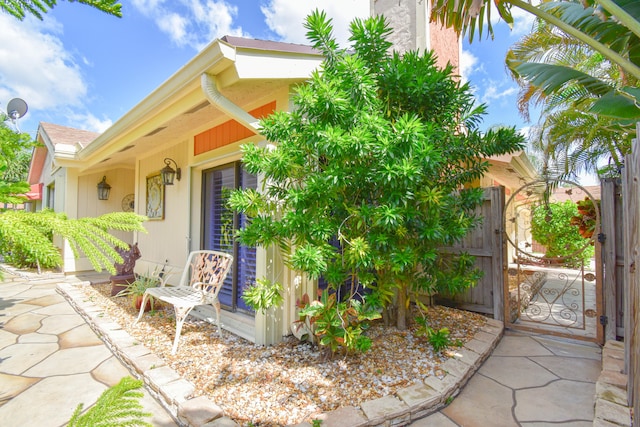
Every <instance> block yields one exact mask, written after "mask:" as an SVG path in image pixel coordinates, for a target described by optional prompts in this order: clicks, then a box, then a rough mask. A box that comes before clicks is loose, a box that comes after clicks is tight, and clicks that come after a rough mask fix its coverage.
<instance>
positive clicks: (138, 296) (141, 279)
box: [117, 274, 161, 311]
mask: <svg viewBox="0 0 640 427" xmlns="http://www.w3.org/2000/svg"><path fill="white" fill-rule="evenodd" d="M160 283H161V279H160V278H159V277H158V276H157V275H154V274H136V279H135V280H134V281H133V282H131V283H129V284H128V285H127V286H126V288H124V289H123V290H122V291H120V292H119V293H118V295H117V296H130V297H131V301H132V304H133V306H134V307H135V308H136V310H140V305H142V297H143V295H144V293H145V291H146V290H147V289H149V288H155V287H157V286H158V285H159V284H160ZM154 303H155V301H154V298H153V297H152V296H150V297H149V300H148V301H147V304H146V307H145V308H144V311H149V310H153V309H154Z"/></svg>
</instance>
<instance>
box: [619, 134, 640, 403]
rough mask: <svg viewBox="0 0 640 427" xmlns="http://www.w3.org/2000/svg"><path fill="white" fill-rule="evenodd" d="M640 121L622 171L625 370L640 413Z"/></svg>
mask: <svg viewBox="0 0 640 427" xmlns="http://www.w3.org/2000/svg"><path fill="white" fill-rule="evenodd" d="M638 179H640V123H638V125H637V127H636V139H635V140H634V142H633V146H632V149H631V154H630V155H628V156H626V157H625V167H624V169H623V173H622V202H623V209H624V212H623V218H624V220H623V224H624V227H623V228H624V248H625V250H624V290H625V291H626V295H625V296H626V298H625V319H624V320H625V323H624V337H625V339H624V342H625V369H626V372H627V375H628V384H629V385H628V387H627V390H628V399H629V404H630V405H631V406H632V407H633V413H634V414H636V416H638V415H637V414H640V327H639V326H638V320H640V319H639V317H640V316H639V313H638V308H640V289H639V287H640V275H639V274H638V273H637V268H638V266H639V265H640V204H639V202H640V200H639V197H638V192H639V191H640V185H639V183H638Z"/></svg>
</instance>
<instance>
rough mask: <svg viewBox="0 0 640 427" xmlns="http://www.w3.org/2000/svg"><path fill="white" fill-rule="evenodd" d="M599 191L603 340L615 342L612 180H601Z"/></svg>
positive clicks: (613, 200)
mask: <svg viewBox="0 0 640 427" xmlns="http://www.w3.org/2000/svg"><path fill="white" fill-rule="evenodd" d="M600 186H601V188H602V190H601V203H600V207H601V209H602V210H601V213H602V215H601V218H602V220H601V225H600V226H601V229H602V234H604V236H605V241H604V242H603V243H602V261H603V264H604V268H605V274H604V283H603V295H604V315H605V316H606V318H607V324H606V326H605V330H604V338H605V340H615V339H616V335H617V332H616V331H617V317H618V316H617V306H616V301H617V300H616V221H615V220H616V212H615V203H616V200H615V197H616V183H615V181H614V179H611V178H607V179H603V180H602V182H601V183H600Z"/></svg>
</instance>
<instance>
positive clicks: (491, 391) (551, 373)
mask: <svg viewBox="0 0 640 427" xmlns="http://www.w3.org/2000/svg"><path fill="white" fill-rule="evenodd" d="M601 359H602V356H601V349H600V347H599V346H597V345H594V344H588V343H582V342H577V341H568V340H566V339H560V338H553V337H548V336H536V335H529V334H521V333H518V332H513V331H506V332H505V335H504V336H503V337H502V340H501V341H500V344H498V346H497V347H496V349H495V350H494V351H493V353H492V354H491V356H490V357H489V359H487V361H486V362H485V363H484V364H483V365H482V367H481V368H480V369H479V370H478V372H476V374H475V375H474V376H473V377H472V378H471V379H470V380H469V382H468V383H467V385H466V386H465V387H464V388H463V389H462V391H461V392H460V394H459V395H458V396H457V397H455V398H454V400H453V401H452V402H451V404H450V405H449V406H447V407H446V408H444V409H442V410H440V411H439V412H437V413H435V414H433V415H430V416H428V417H426V418H423V419H421V420H417V421H415V422H413V423H412V424H411V426H412V427H427V426H428V427H455V426H460V427H462V426H464V427H485V426H491V427H512V426H523V427H524V426H526V427H542V426H550V425H553V426H565V427H568V426H571V427H587V426H588V427H591V426H592V425H593V418H594V396H595V393H596V381H597V379H598V376H599V375H600V371H601V368H602V362H601Z"/></svg>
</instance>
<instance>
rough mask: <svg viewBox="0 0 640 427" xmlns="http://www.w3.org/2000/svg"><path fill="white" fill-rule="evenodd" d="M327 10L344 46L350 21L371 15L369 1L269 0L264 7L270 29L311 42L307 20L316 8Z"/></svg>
mask: <svg viewBox="0 0 640 427" xmlns="http://www.w3.org/2000/svg"><path fill="white" fill-rule="evenodd" d="M315 9H319V10H324V11H325V12H326V14H327V16H328V17H329V18H331V19H332V23H333V32H334V37H335V38H336V39H337V41H338V43H340V45H341V46H346V44H347V41H348V39H349V23H350V22H351V21H352V20H353V19H354V18H356V17H358V18H366V17H368V16H369V11H370V7H369V0H306V1H299V0H270V1H268V2H267V4H266V5H264V6H261V10H262V13H263V14H264V15H265V17H266V23H267V25H268V26H269V28H270V29H271V30H272V31H273V32H275V33H276V34H278V35H279V36H280V37H281V39H282V41H286V42H291V43H303V44H305V43H308V41H307V39H306V37H305V34H306V33H307V30H306V29H305V28H304V25H303V23H304V20H305V18H306V17H307V15H309V14H310V13H311V12H312V11H313V10H315Z"/></svg>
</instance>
